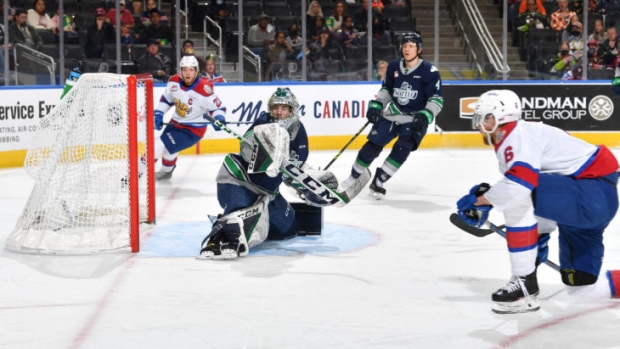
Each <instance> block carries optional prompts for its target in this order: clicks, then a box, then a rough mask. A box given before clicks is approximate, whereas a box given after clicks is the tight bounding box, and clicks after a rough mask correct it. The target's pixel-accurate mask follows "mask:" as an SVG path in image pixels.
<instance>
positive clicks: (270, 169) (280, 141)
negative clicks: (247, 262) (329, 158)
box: [198, 88, 370, 259]
mask: <svg viewBox="0 0 620 349" xmlns="http://www.w3.org/2000/svg"><path fill="white" fill-rule="evenodd" d="M268 108H269V111H268V112H263V113H261V115H260V116H259V117H258V118H257V119H256V121H255V122H254V123H253V124H252V126H251V127H250V128H249V130H248V131H247V132H246V134H245V135H244V136H243V139H242V142H241V151H240V153H239V154H228V155H227V156H226V157H225V159H224V162H223V164H222V166H221V168H220V171H219V173H218V175H217V197H218V201H219V204H220V206H221V207H222V208H223V209H224V212H223V213H222V214H221V215H220V216H219V217H218V218H217V220H215V222H214V223H213V228H212V230H211V233H210V234H209V235H208V236H207V237H206V238H205V239H204V241H203V242H202V246H201V251H200V256H199V257H198V258H200V259H236V258H238V257H242V256H246V255H247V254H248V253H249V249H250V248H252V247H253V246H256V245H258V244H260V243H262V242H263V241H265V240H267V239H271V240H284V239H290V238H292V237H295V236H296V235H297V233H298V231H300V227H299V226H298V225H299V224H304V223H303V222H304V221H306V219H305V218H304V219H299V217H296V215H297V214H298V212H297V213H296V212H295V210H294V209H293V207H292V206H291V204H290V203H289V202H288V201H287V200H286V199H285V198H284V197H283V196H282V194H281V193H280V192H279V189H280V185H281V184H282V183H284V184H285V185H288V186H290V187H292V188H293V190H295V192H297V193H298V195H299V197H300V198H302V199H303V200H304V201H305V202H306V204H307V205H309V206H311V207H322V206H329V205H332V204H333V203H334V202H337V201H336V200H334V201H332V200H330V199H328V198H326V197H322V196H319V195H317V194H316V193H314V192H312V190H310V189H309V188H308V187H307V186H304V185H303V184H302V182H303V181H299V180H297V181H296V180H295V179H294V178H292V177H289V176H287V175H286V174H285V173H283V172H285V171H282V167H283V166H282V165H283V164H284V163H290V164H293V165H295V167H294V168H301V169H304V171H307V173H310V174H311V178H313V179H316V180H318V181H320V182H321V184H322V185H325V186H326V187H328V188H331V189H334V190H335V189H336V188H337V187H338V180H337V179H336V177H335V176H334V175H333V174H332V173H331V172H329V171H314V170H312V169H311V167H310V166H308V165H307V164H306V160H307V159H308V136H307V134H306V129H305V128H304V125H303V124H302V123H301V122H300V120H299V104H298V102H297V98H296V97H295V95H294V94H293V93H292V92H291V90H290V89H289V88H278V89H277V90H276V91H275V92H274V93H273V95H272V96H271V98H270V99H269V102H268ZM369 179H370V174H368V175H367V177H365V178H364V179H363V181H364V180H365V181H366V182H367V181H368V180H369ZM363 181H362V182H363ZM366 182H364V183H362V184H361V186H359V187H360V188H361V187H363V186H364V185H365V184H366ZM343 195H344V194H343ZM352 196H354V195H352ZM347 202H348V201H347ZM319 212H320V211H319ZM321 217H322V216H321V215H320V213H319V214H318V215H314V216H313V217H312V218H311V219H321Z"/></svg>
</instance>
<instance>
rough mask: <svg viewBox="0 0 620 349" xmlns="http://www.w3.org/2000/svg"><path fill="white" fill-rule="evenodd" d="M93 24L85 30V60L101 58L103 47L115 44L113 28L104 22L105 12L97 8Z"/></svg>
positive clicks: (101, 8)
mask: <svg viewBox="0 0 620 349" xmlns="http://www.w3.org/2000/svg"><path fill="white" fill-rule="evenodd" d="M95 16H96V18H95V23H93V24H91V25H89V26H88V28H87V29H86V45H85V46H84V51H85V52H86V57H87V58H98V59H102V58H103V45H105V44H113V43H115V42H116V35H115V33H114V27H112V24H110V23H109V22H108V21H106V16H105V10H104V9H103V7H97V9H96V10H95Z"/></svg>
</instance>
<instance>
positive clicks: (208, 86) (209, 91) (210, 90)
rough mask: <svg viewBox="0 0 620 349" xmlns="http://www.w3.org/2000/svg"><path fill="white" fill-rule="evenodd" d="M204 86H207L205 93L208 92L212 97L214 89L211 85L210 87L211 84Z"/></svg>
mask: <svg viewBox="0 0 620 349" xmlns="http://www.w3.org/2000/svg"><path fill="white" fill-rule="evenodd" d="M204 86H205V92H206V93H207V94H208V95H212V94H213V89H212V88H211V85H209V84H205V85H204Z"/></svg>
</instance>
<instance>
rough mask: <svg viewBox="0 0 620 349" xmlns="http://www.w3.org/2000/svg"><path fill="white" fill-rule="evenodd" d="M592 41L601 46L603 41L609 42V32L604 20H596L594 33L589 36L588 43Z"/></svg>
mask: <svg viewBox="0 0 620 349" xmlns="http://www.w3.org/2000/svg"><path fill="white" fill-rule="evenodd" d="M591 40H594V41H596V43H597V44H601V43H603V41H605V40H607V32H605V27H604V26H603V20H602V19H595V20H594V31H593V32H592V34H590V35H589V36H588V42H589V41H591Z"/></svg>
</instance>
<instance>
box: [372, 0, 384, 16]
mask: <svg viewBox="0 0 620 349" xmlns="http://www.w3.org/2000/svg"><path fill="white" fill-rule="evenodd" d="M384 8H385V5H383V2H382V1H381V0H372V9H373V10H377V12H379V13H383V9H384Z"/></svg>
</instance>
